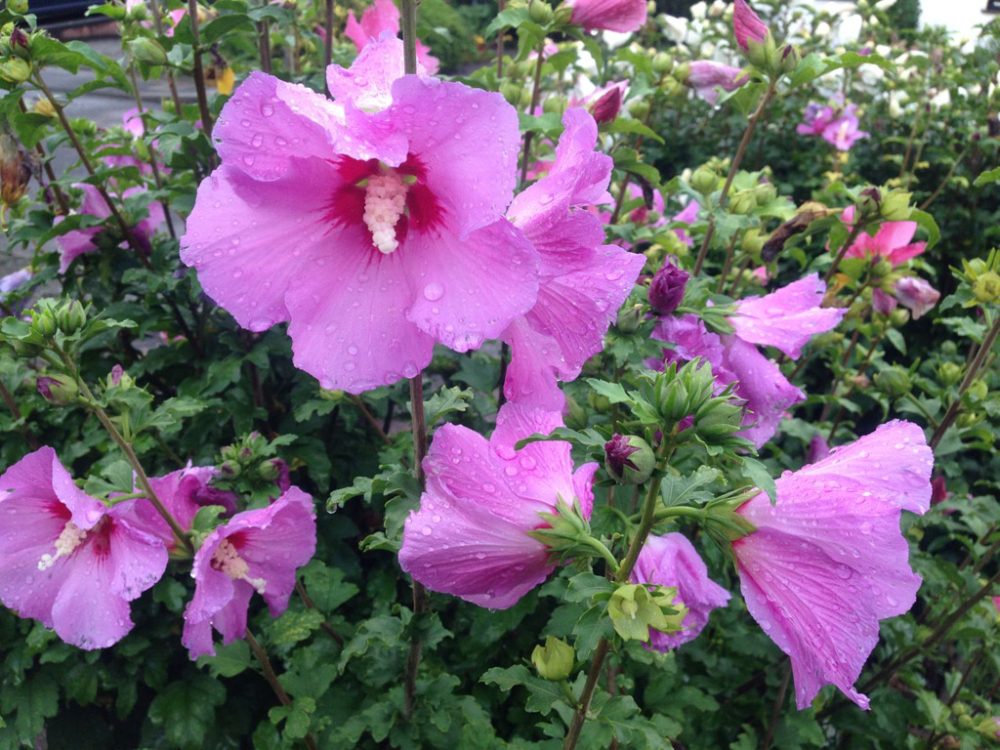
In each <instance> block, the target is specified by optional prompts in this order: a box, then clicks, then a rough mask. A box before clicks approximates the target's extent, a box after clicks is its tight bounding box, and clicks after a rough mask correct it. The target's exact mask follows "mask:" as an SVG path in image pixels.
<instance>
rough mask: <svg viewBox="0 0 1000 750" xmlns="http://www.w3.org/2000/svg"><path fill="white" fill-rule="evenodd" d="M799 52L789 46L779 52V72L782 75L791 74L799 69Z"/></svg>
mask: <svg viewBox="0 0 1000 750" xmlns="http://www.w3.org/2000/svg"><path fill="white" fill-rule="evenodd" d="M801 59H802V58H801V56H800V55H799V51H798V50H797V49H796V48H795V47H793V46H792V45H791V44H786V45H785V46H784V48H783V49H782V50H781V65H780V71H781V72H782V73H791V72H792V71H793V70H795V69H796V68H797V67H799V61H800V60H801Z"/></svg>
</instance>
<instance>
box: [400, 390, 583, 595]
mask: <svg viewBox="0 0 1000 750" xmlns="http://www.w3.org/2000/svg"><path fill="white" fill-rule="evenodd" d="M561 425H562V420H561V419H560V418H559V415H558V414H554V413H551V412H543V411H538V410H534V409H528V408H525V407H522V406H519V405H517V404H511V403H508V404H505V405H504V406H503V408H502V409H501V410H500V413H499V414H498V415H497V427H496V430H495V431H494V433H493V436H492V437H491V438H490V439H489V441H487V440H486V438H484V437H483V436H481V435H479V434H478V433H476V432H473V431H472V430H470V429H468V428H466V427H459V426H457V425H452V424H446V425H444V426H443V427H441V428H440V429H439V430H438V431H437V432H436V433H435V434H434V440H433V442H432V443H431V447H430V451H429V452H428V454H427V458H426V459H424V471H425V473H426V474H427V487H426V490H425V491H424V494H423V496H422V497H421V498H420V508H419V509H418V510H415V511H413V512H412V513H411V514H410V516H409V518H407V519H406V524H405V526H404V527H403V546H402V549H401V550H400V552H399V564H400V566H401V567H402V568H403V570H404V571H406V572H407V573H409V574H410V575H411V576H413V578H414V579H415V580H417V581H419V582H420V583H422V584H424V586H426V587H427V588H428V589H430V590H431V591H438V592H441V593H445V594H451V595H453V596H457V597H460V598H462V599H465V600H466V601H469V602H472V603H473V604H478V605H479V606H481V607H489V608H490V609H507V608H508V607H511V606H513V605H514V604H515V603H516V602H517V601H518V600H519V599H520V598H521V597H522V596H524V595H525V594H526V593H528V592H529V591H530V590H531V589H533V588H535V586H537V585H538V584H540V583H541V582H542V581H544V580H545V579H546V578H547V577H548V575H549V574H550V573H551V572H552V571H553V570H554V568H555V566H554V565H553V564H552V563H551V562H550V561H549V552H548V548H547V547H546V546H545V545H544V544H542V543H541V542H540V541H538V540H537V539H534V538H532V537H530V536H528V532H530V531H533V530H535V529H538V528H541V527H543V526H545V525H546V523H545V521H544V520H543V519H542V518H541V516H540V515H539V514H540V513H554V512H555V511H556V503H557V501H558V500H560V499H561V500H562V501H563V502H564V503H566V504H571V503H573V501H574V499H577V500H579V501H580V505H581V507H582V509H583V513H584V515H585V516H586V517H588V518H589V517H590V511H591V507H592V505H593V493H592V491H591V484H592V482H593V477H594V472H595V471H596V470H597V464H596V463H587V464H584V465H583V466H581V467H580V468H579V469H577V470H576V471H575V472H574V471H573V460H572V458H571V456H570V444H569V443H566V442H562V441H545V442H538V443H531V444H530V445H528V446H526V447H524V448H523V449H521V450H515V449H514V444H515V443H516V442H517V441H518V440H520V439H521V438H524V437H527V436H528V435H531V434H533V433H536V432H541V433H547V432H550V431H552V430H553V429H554V428H556V427H560V426H561Z"/></svg>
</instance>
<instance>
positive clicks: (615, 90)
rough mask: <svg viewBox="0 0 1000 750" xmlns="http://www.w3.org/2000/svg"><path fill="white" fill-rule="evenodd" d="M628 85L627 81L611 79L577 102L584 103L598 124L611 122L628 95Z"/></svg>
mask: <svg viewBox="0 0 1000 750" xmlns="http://www.w3.org/2000/svg"><path fill="white" fill-rule="evenodd" d="M628 87H629V82H628V81H613V82H611V83H609V84H608V85H607V86H604V87H602V88H599V89H597V90H595V91H594V92H593V93H592V94H591V95H590V96H588V97H586V98H585V99H584V100H583V101H582V102H579V103H580V104H584V105H586V107H587V110H588V111H589V112H590V114H591V115H592V116H593V118H594V120H595V121H596V122H597V124H598V125H600V124H602V123H606V122H611V121H612V120H614V119H615V118H616V117H618V113H619V112H620V111H621V108H622V104H623V103H624V101H625V97H626V96H628Z"/></svg>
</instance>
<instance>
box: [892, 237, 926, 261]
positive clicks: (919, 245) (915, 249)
mask: <svg viewBox="0 0 1000 750" xmlns="http://www.w3.org/2000/svg"><path fill="white" fill-rule="evenodd" d="M926 249H927V243H926V242H914V243H912V244H910V245H903V246H902V247H897V248H895V249H893V250H891V251H890V252H889V254H888V256H887V257H888V259H889V262H890V263H892V265H894V266H898V265H902V264H903V263H906V261H908V260H911V259H912V258H916V257H917V256H918V255H921V254H922V253H923V252H924V250H926Z"/></svg>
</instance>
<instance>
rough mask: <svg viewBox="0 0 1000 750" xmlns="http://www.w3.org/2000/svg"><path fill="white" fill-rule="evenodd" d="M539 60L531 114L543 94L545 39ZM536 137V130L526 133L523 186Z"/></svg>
mask: <svg viewBox="0 0 1000 750" xmlns="http://www.w3.org/2000/svg"><path fill="white" fill-rule="evenodd" d="M537 53H538V60H537V61H536V62H535V78H534V81H533V83H532V88H531V106H530V107H529V109H528V114H529V115H534V113H535V109H536V108H537V107H538V101H539V99H540V98H541V95H542V66H543V65H544V64H545V40H544V39H542V41H541V42H539V43H538V49H537ZM534 137H535V131H534V130H529V131H528V132H527V133H525V134H524V148H523V149H522V150H521V186H522V187H523V186H524V184H525V183H526V182H527V181H528V162H529V161H531V142H532V140H533V139H534Z"/></svg>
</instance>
